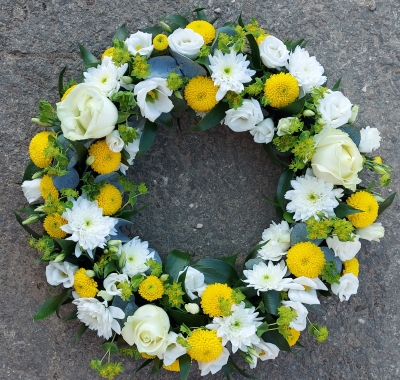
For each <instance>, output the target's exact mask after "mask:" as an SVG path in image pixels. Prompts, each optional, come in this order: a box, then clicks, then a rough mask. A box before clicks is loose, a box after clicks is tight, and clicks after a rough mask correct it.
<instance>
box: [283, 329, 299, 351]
mask: <svg viewBox="0 0 400 380" xmlns="http://www.w3.org/2000/svg"><path fill="white" fill-rule="evenodd" d="M287 332H288V334H290V335H288V337H287V338H286V340H287V342H288V343H289V346H290V347H292V346H294V345H295V344H296V342H297V341H298V340H299V338H300V331H297V330H295V329H294V328H292V327H288V328H287Z"/></svg>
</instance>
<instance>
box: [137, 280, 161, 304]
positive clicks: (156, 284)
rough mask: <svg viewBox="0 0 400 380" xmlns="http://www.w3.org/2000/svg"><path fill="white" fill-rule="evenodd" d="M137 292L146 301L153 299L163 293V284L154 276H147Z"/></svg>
mask: <svg viewBox="0 0 400 380" xmlns="http://www.w3.org/2000/svg"><path fill="white" fill-rule="evenodd" d="M139 294H140V295H141V296H142V297H143V298H144V299H145V300H147V301H154V300H157V299H159V298H161V297H162V295H163V294H164V285H163V283H162V281H161V280H160V279H159V278H158V277H156V276H148V277H146V279H145V280H144V281H142V282H141V284H140V286H139Z"/></svg>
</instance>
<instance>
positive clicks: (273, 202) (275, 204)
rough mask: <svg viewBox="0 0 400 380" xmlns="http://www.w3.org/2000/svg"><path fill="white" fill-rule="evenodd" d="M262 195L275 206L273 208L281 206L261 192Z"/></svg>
mask: <svg viewBox="0 0 400 380" xmlns="http://www.w3.org/2000/svg"><path fill="white" fill-rule="evenodd" d="M260 194H261V196H262V197H263V198H264V199H265V200H266V201H267V202H268V203H270V204H271V205H273V206H279V205H278V203H277V202H275V201H274V200H272V199H269V198H268V197H267V196H265V195H264V194H263V193H262V192H261V191H260Z"/></svg>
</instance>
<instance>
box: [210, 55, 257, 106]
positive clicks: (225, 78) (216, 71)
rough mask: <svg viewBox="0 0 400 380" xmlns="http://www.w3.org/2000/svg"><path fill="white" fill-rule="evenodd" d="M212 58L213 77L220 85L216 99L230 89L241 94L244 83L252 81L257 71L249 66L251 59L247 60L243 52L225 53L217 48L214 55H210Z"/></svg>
mask: <svg viewBox="0 0 400 380" xmlns="http://www.w3.org/2000/svg"><path fill="white" fill-rule="evenodd" d="M208 58H209V60H210V66H209V68H210V70H211V71H212V74H211V78H212V80H213V81H214V84H215V85H216V86H219V89H218V92H217V95H216V99H217V100H218V101H219V100H221V99H222V98H223V97H224V96H225V94H226V93H227V92H228V91H233V92H235V93H236V94H240V93H241V92H242V91H243V89H244V86H243V83H247V82H250V81H251V77H252V76H253V75H254V74H255V73H256V72H255V71H254V70H250V69H248V68H247V66H249V64H250V61H248V60H246V56H245V55H243V54H236V53H235V52H234V51H233V50H231V52H230V53H229V54H223V53H222V52H221V51H220V50H217V51H216V52H215V53H214V55H209V56H208Z"/></svg>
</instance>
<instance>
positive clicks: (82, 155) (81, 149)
mask: <svg viewBox="0 0 400 380" xmlns="http://www.w3.org/2000/svg"><path fill="white" fill-rule="evenodd" d="M66 140H67V141H68V142H69V143H70V144H71V145H72V146H73V147H74V148H75V151H76V154H77V155H78V161H79V162H80V163H81V164H83V163H86V159H87V157H88V150H87V148H86V147H85V145H83V144H82V143H81V142H79V141H72V140H68V139H66Z"/></svg>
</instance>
